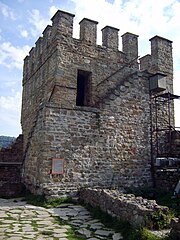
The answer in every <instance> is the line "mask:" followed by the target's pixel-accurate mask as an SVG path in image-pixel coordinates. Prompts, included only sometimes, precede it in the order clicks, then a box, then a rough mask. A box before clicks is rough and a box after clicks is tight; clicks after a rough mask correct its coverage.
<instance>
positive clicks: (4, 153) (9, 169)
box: [0, 135, 24, 197]
mask: <svg viewBox="0 0 180 240" xmlns="http://www.w3.org/2000/svg"><path fill="white" fill-rule="evenodd" d="M22 156H23V136H22V135H19V137H18V138H17V139H16V141H15V143H14V144H13V145H12V146H10V147H9V148H3V149H2V150H1V151H0V196H1V197H12V196H18V195H20V194H21V193H22V191H23V189H24V188H23V184H22V183H21V170H22Z"/></svg>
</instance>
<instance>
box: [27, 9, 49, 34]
mask: <svg viewBox="0 0 180 240" xmlns="http://www.w3.org/2000/svg"><path fill="white" fill-rule="evenodd" d="M28 21H29V23H31V24H32V27H31V34H32V35H33V36H34V37H36V36H39V35H40V34H41V33H42V31H43V30H44V29H45V27H46V26H47V25H48V23H49V19H48V20H47V19H45V18H44V17H43V16H42V15H41V14H40V12H39V10H37V9H33V10H32V11H29V18H28Z"/></svg>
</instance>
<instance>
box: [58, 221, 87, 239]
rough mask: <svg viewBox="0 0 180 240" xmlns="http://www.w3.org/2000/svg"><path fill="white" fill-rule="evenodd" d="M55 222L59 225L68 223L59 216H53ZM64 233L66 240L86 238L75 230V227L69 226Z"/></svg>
mask: <svg viewBox="0 0 180 240" xmlns="http://www.w3.org/2000/svg"><path fill="white" fill-rule="evenodd" d="M54 219H55V223H57V224H59V225H69V224H68V221H65V220H62V219H60V218H59V217H54ZM66 234H67V235H68V240H83V239H86V238H84V237H82V236H80V235H78V234H76V232H75V228H74V227H73V226H71V228H69V229H67V232H66Z"/></svg>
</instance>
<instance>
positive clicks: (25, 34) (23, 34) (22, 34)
mask: <svg viewBox="0 0 180 240" xmlns="http://www.w3.org/2000/svg"><path fill="white" fill-rule="evenodd" d="M20 33H21V36H22V37H24V38H27V37H28V32H27V31H26V30H21V31H20Z"/></svg>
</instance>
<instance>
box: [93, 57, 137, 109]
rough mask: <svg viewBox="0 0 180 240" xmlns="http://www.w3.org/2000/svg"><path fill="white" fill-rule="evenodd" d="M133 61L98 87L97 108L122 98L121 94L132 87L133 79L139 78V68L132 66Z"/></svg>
mask: <svg viewBox="0 0 180 240" xmlns="http://www.w3.org/2000/svg"><path fill="white" fill-rule="evenodd" d="M133 61H134V60H133ZM133 61H131V62H129V63H127V64H125V65H124V66H122V67H121V68H119V69H118V70H117V71H115V72H114V73H112V74H111V75H110V76H108V77H107V78H105V79H104V80H103V81H101V82H100V83H99V84H98V85H97V88H96V93H97V95H96V100H95V106H96V107H98V106H99V105H100V104H101V103H102V102H104V101H105V100H106V99H111V100H113V99H115V98H116V97H117V96H120V94H121V92H124V91H125V89H126V88H128V87H130V86H131V84H132V83H133V82H132V78H133V77H137V76H138V68H137V65H136V67H133V66H132V62H133Z"/></svg>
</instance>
